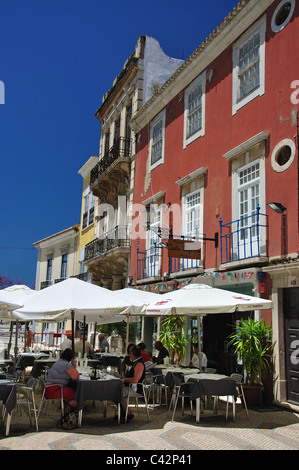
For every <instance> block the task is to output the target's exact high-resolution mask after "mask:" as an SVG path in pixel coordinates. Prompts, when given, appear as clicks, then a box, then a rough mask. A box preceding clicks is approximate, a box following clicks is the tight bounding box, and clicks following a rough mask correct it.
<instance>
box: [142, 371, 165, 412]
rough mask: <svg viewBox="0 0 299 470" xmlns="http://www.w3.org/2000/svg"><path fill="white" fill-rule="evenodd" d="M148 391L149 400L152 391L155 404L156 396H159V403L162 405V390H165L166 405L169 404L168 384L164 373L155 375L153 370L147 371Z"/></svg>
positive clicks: (146, 383)
mask: <svg viewBox="0 0 299 470" xmlns="http://www.w3.org/2000/svg"><path fill="white" fill-rule="evenodd" d="M144 383H145V387H146V391H147V392H148V395H147V400H148V402H149V400H150V396H151V393H152V395H153V406H155V405H156V403H155V397H156V396H157V405H158V404H159V405H160V406H161V405H162V391H163V390H164V392H165V405H166V406H167V386H166V379H165V377H164V375H162V374H159V375H153V373H152V372H151V371H146V372H145V379H144Z"/></svg>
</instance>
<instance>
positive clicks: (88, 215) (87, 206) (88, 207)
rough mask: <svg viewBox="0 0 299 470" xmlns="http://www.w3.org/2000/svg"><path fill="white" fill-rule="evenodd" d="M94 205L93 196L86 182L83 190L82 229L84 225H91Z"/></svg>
mask: <svg viewBox="0 0 299 470" xmlns="http://www.w3.org/2000/svg"><path fill="white" fill-rule="evenodd" d="M94 205H95V197H94V195H93V194H92V193H91V192H90V187H89V184H88V185H87V186H86V188H85V191H84V206H83V221H82V230H84V229H85V228H86V227H88V226H89V225H91V224H92V223H93V221H94Z"/></svg>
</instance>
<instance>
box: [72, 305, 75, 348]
mask: <svg viewBox="0 0 299 470" xmlns="http://www.w3.org/2000/svg"><path fill="white" fill-rule="evenodd" d="M71 316H72V350H73V351H75V313H74V310H72V312H71Z"/></svg>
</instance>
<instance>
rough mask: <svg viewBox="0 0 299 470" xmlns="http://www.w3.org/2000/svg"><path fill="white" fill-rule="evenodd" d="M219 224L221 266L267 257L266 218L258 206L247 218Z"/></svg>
mask: <svg viewBox="0 0 299 470" xmlns="http://www.w3.org/2000/svg"><path fill="white" fill-rule="evenodd" d="M219 223H220V254H221V264H225V263H231V262H234V261H241V260H244V259H248V258H255V257H261V256H267V243H266V239H267V228H268V216H267V215H266V214H261V212H260V207H259V206H258V207H257V208H256V211H255V212H253V213H252V214H251V215H249V216H247V217H242V218H240V219H237V220H233V221H232V222H228V223H226V224H223V223H222V219H220V221H219Z"/></svg>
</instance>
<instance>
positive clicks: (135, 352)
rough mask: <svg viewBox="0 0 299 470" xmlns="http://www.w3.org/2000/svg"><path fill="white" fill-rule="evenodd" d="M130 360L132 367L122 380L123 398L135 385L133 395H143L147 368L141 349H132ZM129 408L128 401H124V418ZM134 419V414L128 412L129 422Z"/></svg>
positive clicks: (135, 347) (134, 347)
mask: <svg viewBox="0 0 299 470" xmlns="http://www.w3.org/2000/svg"><path fill="white" fill-rule="evenodd" d="M130 360H131V363H132V365H131V367H129V369H128V370H127V371H126V373H125V375H124V376H122V377H121V378H122V379H123V381H124V387H123V397H124V398H126V397H127V396H128V393H129V384H130V383H133V384H135V385H133V386H132V390H133V393H134V392H137V393H142V388H141V385H139V384H141V383H142V381H143V380H144V378H145V367H144V362H143V360H142V358H141V353H140V349H139V348H138V347H137V346H133V347H131V349H130ZM126 408H127V403H126V400H125V399H124V401H123V409H122V417H124V415H125V412H126ZM133 418H134V415H133V413H132V412H131V411H130V410H128V416H127V421H130V420H131V419H133Z"/></svg>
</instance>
